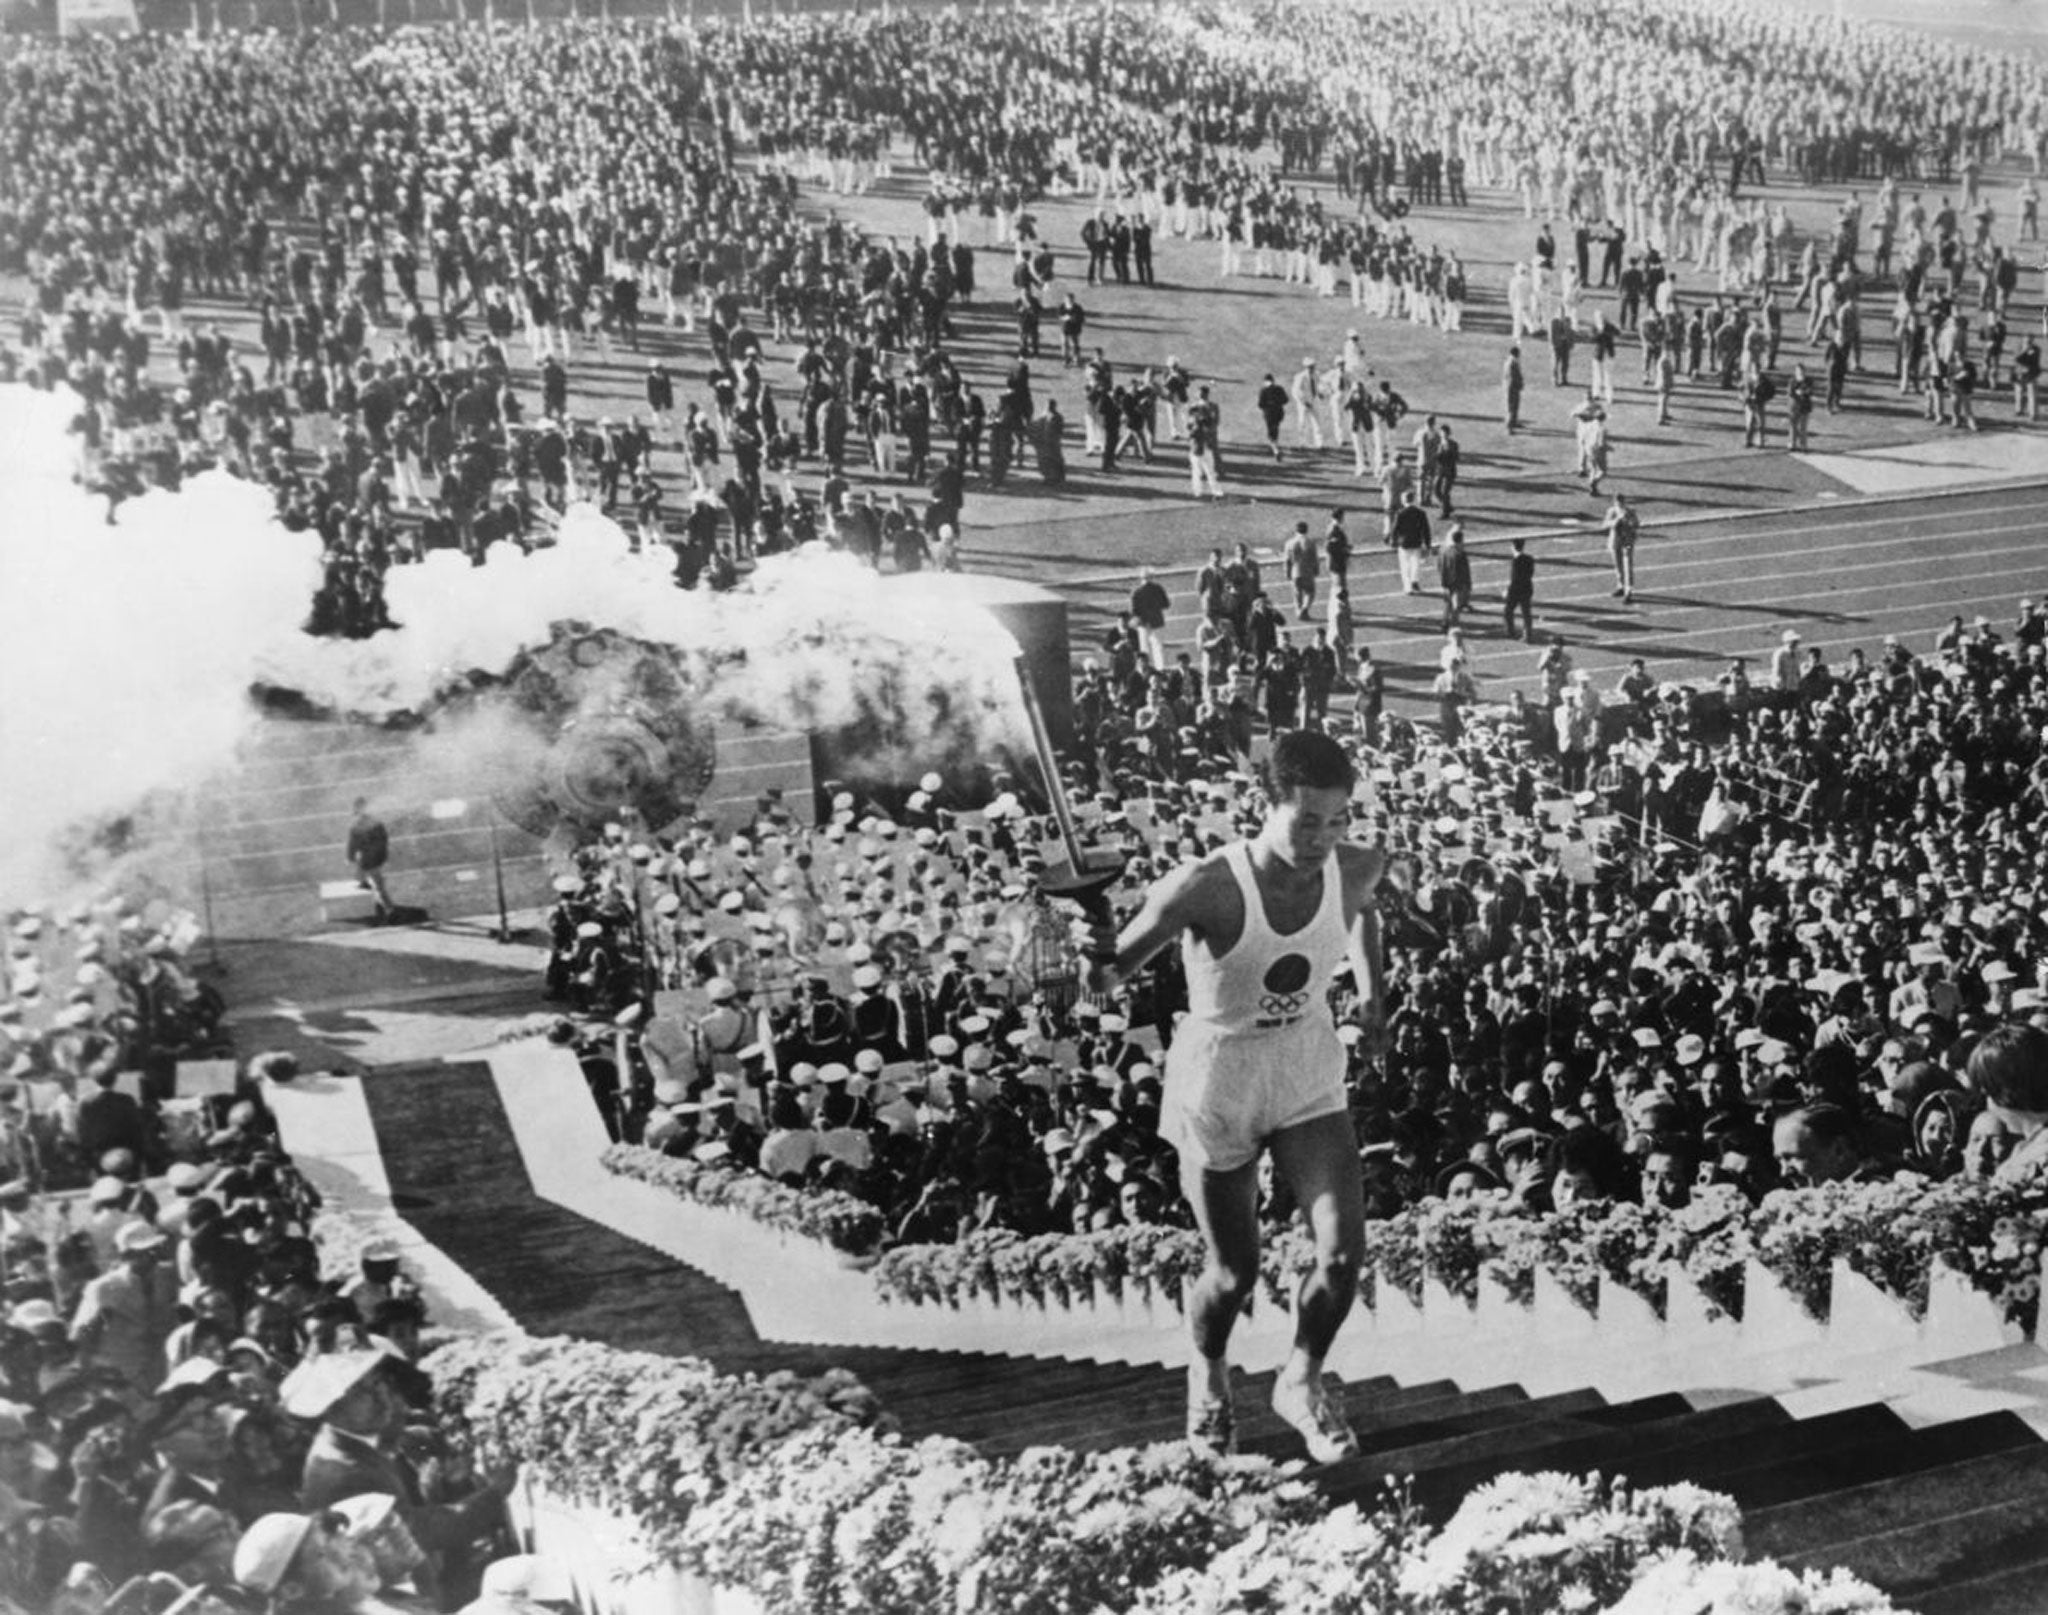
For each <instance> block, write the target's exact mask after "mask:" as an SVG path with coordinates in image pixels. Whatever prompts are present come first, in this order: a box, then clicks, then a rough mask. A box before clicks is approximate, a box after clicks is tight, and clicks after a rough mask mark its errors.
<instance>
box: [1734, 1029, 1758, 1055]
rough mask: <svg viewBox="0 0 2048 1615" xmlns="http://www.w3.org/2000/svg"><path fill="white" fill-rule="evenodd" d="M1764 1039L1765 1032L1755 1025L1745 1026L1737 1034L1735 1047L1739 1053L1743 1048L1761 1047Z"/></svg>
mask: <svg viewBox="0 0 2048 1615" xmlns="http://www.w3.org/2000/svg"><path fill="white" fill-rule="evenodd" d="M1763 1041H1764V1035H1763V1033H1761V1032H1759V1031H1758V1030H1757V1029H1756V1028H1755V1027H1754V1026H1745V1027H1744V1028H1743V1029H1742V1030H1741V1031H1739V1032H1737V1033H1736V1034H1735V1048H1736V1051H1737V1052H1738V1053H1739V1052H1741V1051H1742V1050H1743V1049H1755V1048H1761V1047H1762V1046H1763Z"/></svg>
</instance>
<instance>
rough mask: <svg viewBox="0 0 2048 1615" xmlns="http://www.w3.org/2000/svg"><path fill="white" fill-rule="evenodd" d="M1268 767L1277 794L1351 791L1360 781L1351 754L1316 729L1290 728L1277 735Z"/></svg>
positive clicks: (1277, 796)
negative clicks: (1303, 791)
mask: <svg viewBox="0 0 2048 1615" xmlns="http://www.w3.org/2000/svg"><path fill="white" fill-rule="evenodd" d="M1268 767H1269V768H1270V770H1271V778H1272V782H1273V795H1274V796H1275V797H1276V798H1279V797H1285V796H1289V795H1291V794H1293V793H1294V792H1295V791H1299V790H1310V791H1349V790H1350V789H1351V788H1352V787H1353V786H1354V785H1356V784H1357V783H1358V770H1357V768H1356V767H1355V766H1354V765H1353V763H1352V761H1351V754H1350V753H1349V752H1347V751H1346V750H1345V749H1344V748H1343V746H1341V745H1340V744H1338V742H1337V741H1335V740H1333V739H1331V738H1330V736H1328V735H1325V734H1319V733H1318V732H1316V731H1315V730H1313V729H1289V730H1286V731H1285V732H1283V733H1282V734H1280V735H1279V736H1277V737H1276V738H1275V739H1274V741H1273V757H1272V761H1271V763H1270V764H1269V765H1268Z"/></svg>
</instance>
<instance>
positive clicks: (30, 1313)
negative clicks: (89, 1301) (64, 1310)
mask: <svg viewBox="0 0 2048 1615" xmlns="http://www.w3.org/2000/svg"><path fill="white" fill-rule="evenodd" d="M7 1327H8V1328H10V1329H17V1330H19V1331H20V1332H21V1333H23V1334H25V1335H32V1334H39V1333H41V1332H42V1331H43V1330H46V1329H62V1328H63V1327H64V1319H63V1318H62V1317H61V1316H60V1315H59V1314H58V1311H57V1307H56V1303H54V1302H52V1301H46V1300H44V1299H43V1298H42V1297H41V1296H37V1297H36V1298H35V1299H34V1300H32V1301H24V1302H22V1303H21V1305H20V1306H18V1307H16V1308H15V1309H14V1310H13V1311H12V1312H10V1313H8V1314H7Z"/></svg>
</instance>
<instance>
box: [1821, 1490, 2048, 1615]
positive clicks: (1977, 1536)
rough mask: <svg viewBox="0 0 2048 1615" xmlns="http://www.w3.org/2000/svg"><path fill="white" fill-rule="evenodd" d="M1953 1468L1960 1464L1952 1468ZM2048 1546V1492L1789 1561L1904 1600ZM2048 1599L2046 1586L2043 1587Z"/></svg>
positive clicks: (1936, 1517) (1938, 1513)
mask: <svg viewBox="0 0 2048 1615" xmlns="http://www.w3.org/2000/svg"><path fill="white" fill-rule="evenodd" d="M1948 1467H1950V1468H1954V1467H1956V1466H1953V1465H1951V1466H1948ZM2044 1542H2048V1489H2043V1488H2042V1487H2041V1486H2039V1485H2038V1484H2036V1486H2035V1487H2034V1488H2033V1490H2031V1491H2030V1492H2028V1493H2026V1494H2024V1495H2022V1496H2018V1497H2013V1498H2010V1499H2008V1500H2006V1501H2004V1502H2000V1503H1986V1504H1985V1505H1984V1506H1983V1507H1981V1508H1975V1509H1971V1510H1968V1511H1967V1512H1948V1513H1946V1516H1945V1517H1944V1515H1943V1511H1942V1510H1941V1509H1940V1508H1939V1507H1938V1506H1937V1508H1936V1509H1935V1511H1934V1512H1933V1513H1932V1514H1931V1515H1930V1517H1929V1518H1928V1520H1927V1522H1926V1523H1925V1524H1922V1525H1918V1526H1914V1527H1912V1528H1910V1529H1905V1530H1899V1531H1893V1532H1891V1533H1889V1534H1887V1535H1883V1536H1870V1537H1866V1538H1864V1539H1862V1540H1861V1541H1857V1542H1838V1543H1831V1544H1829V1545H1827V1546H1825V1547H1822V1548H1819V1549H1817V1550H1814V1551H1811V1552H1806V1553H1798V1554H1794V1555H1792V1556H1791V1561H1792V1563H1793V1564H1794V1565H1796V1566H1798V1567H1800V1568H1802V1569H1805V1568H1815V1569H1826V1568H1828V1567H1829V1566H1831V1565H1837V1564H1838V1565H1840V1566H1842V1568H1843V1569H1845V1570H1849V1571H1851V1572H1853V1573H1854V1574H1856V1575H1859V1576H1861V1577H1863V1578H1864V1580H1866V1581H1869V1582H1871V1583H1873V1584H1875V1585H1877V1586H1880V1587H1882V1588H1884V1589H1885V1590H1886V1591H1887V1592H1889V1593H1891V1594H1893V1595H1894V1596H1896V1597H1900V1598H1910V1597H1915V1596H1917V1595H1918V1594H1919V1593H1921V1592H1923V1591H1932V1590H1934V1589H1937V1588H1941V1587H1946V1586H1948V1585H1950V1584H1951V1583H1952V1582H1953V1581H1954V1580H1955V1579H1956V1577H1957V1576H1958V1575H1962V1574H1966V1573H1971V1574H1987V1575H1988V1574H1990V1573H1991V1572H1993V1571H1996V1570H1999V1569H2002V1568H2003V1569H2010V1568H2013V1567H2015V1566H2018V1565H2020V1564H2024V1563H2026V1562H2027V1561H2029V1560H2031V1559H2034V1558H2036V1557H2038V1556H2039V1555H2040V1553H2041V1549H2042V1544H2043V1543H2044ZM2042 1592H2043V1594H2044V1599H2048V1586H2044V1587H2043V1588H2042Z"/></svg>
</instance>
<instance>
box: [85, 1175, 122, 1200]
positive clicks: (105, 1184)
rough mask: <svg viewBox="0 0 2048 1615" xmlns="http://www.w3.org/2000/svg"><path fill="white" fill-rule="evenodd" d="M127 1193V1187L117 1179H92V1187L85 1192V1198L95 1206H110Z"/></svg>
mask: <svg viewBox="0 0 2048 1615" xmlns="http://www.w3.org/2000/svg"><path fill="white" fill-rule="evenodd" d="M127 1192H128V1185H127V1184H125V1183H123V1182H122V1181H121V1180H120V1179H119V1178H111V1177H102V1178H94V1179H93V1180H92V1187H91V1188H90V1189H88V1190H86V1192H85V1198H86V1200H87V1202H88V1203H90V1204H92V1205H95V1206H111V1205H113V1204H114V1203H115V1202H116V1201H117V1200H119V1199H120V1198H121V1197H122V1196H123V1195H125V1194H126V1193H127Z"/></svg>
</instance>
